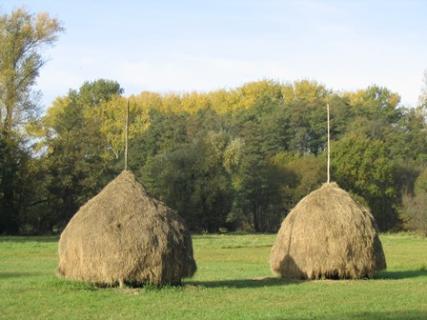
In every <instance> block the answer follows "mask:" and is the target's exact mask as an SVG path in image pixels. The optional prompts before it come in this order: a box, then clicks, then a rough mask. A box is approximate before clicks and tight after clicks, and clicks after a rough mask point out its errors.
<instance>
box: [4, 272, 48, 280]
mask: <svg viewBox="0 0 427 320" xmlns="http://www.w3.org/2000/svg"><path fill="white" fill-rule="evenodd" d="M41 275H43V273H41V272H0V280H5V279H12V278H25V277H37V276H41Z"/></svg>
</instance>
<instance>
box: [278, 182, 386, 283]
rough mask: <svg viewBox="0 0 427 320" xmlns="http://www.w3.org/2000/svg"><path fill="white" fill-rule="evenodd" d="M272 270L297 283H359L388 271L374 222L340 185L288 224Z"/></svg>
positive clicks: (327, 187)
mask: <svg viewBox="0 0 427 320" xmlns="http://www.w3.org/2000/svg"><path fill="white" fill-rule="evenodd" d="M270 262H271V267H272V270H273V271H274V272H276V273H278V274H280V275H281V276H282V277H285V278H291V279H321V278H330V279H356V278H364V277H371V276H372V275H373V274H374V272H375V271H378V270H381V269H385V267H386V262H385V257H384V252H383V248H382V246H381V242H380V240H379V238H378V233H377V230H376V226H375V222H374V218H373V216H372V215H371V213H370V212H369V210H368V209H367V208H365V207H363V206H362V205H360V204H358V203H357V202H355V201H354V200H353V199H352V198H351V197H350V195H349V194H348V193H347V192H346V191H344V190H342V189H341V188H339V187H338V185H337V184H336V183H326V184H324V185H323V186H322V187H321V188H319V189H318V190H315V191H313V192H312V193H310V194H309V195H307V196H306V197H305V198H303V199H302V200H301V201H300V202H299V203H298V204H297V205H296V207H295V208H294V209H293V210H292V211H291V212H290V213H289V214H288V216H287V217H286V218H285V220H284V221H283V223H282V226H281V228H280V230H279V233H278V235H277V239H276V242H275V244H274V246H273V249H272V253H271V259H270Z"/></svg>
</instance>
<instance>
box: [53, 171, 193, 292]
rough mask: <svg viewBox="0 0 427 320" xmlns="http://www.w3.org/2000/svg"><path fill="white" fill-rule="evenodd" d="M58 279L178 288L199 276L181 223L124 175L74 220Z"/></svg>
mask: <svg viewBox="0 0 427 320" xmlns="http://www.w3.org/2000/svg"><path fill="white" fill-rule="evenodd" d="M58 271H59V274H60V275H62V276H64V277H66V278H69V279H74V280H82V281H88V282H93V283H97V284H104V285H115V284H120V285H122V284H123V283H129V284H144V283H150V284H154V285H163V284H178V283H180V282H181V279H182V278H185V277H190V276H192V275H193V274H194V272H195V271H196V264H195V261H194V259H193V246H192V241H191V236H190V233H189V231H188V230H187V228H186V226H185V224H184V221H183V220H182V218H181V217H180V216H179V215H178V214H176V213H175V212H174V211H173V210H171V209H170V208H168V207H167V206H166V205H165V204H163V203H162V202H160V201H158V200H155V199H153V198H151V197H150V196H149V195H148V194H147V193H146V191H145V190H144V188H143V187H142V185H141V184H139V183H138V182H137V181H136V180H135V177H134V175H133V174H132V173H131V172H130V171H126V170H125V171H123V172H122V173H121V174H120V175H119V176H118V177H117V178H116V179H114V180H113V181H111V182H110V183H109V184H108V185H107V186H106V187H105V188H104V189H103V190H102V191H101V192H100V193H99V194H98V195H97V196H95V197H94V198H92V199H91V200H89V202H87V203H86V204H85V205H83V206H82V207H81V208H80V210H79V211H78V212H77V213H76V214H75V215H74V216H73V218H72V219H71V220H70V222H69V223H68V225H67V227H66V228H65V230H64V231H63V232H62V234H61V238H60V240H59V268H58Z"/></svg>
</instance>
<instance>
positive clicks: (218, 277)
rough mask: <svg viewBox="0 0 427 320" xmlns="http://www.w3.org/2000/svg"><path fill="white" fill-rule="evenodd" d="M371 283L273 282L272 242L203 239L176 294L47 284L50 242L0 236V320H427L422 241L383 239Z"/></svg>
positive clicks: (52, 260)
mask: <svg viewBox="0 0 427 320" xmlns="http://www.w3.org/2000/svg"><path fill="white" fill-rule="evenodd" d="M381 239H382V242H383V246H384V250H385V253H386V258H387V263H388V265H389V268H388V270H387V271H385V272H382V273H380V274H378V275H377V276H376V278H375V279H372V280H357V281H329V280H325V281H305V282H303V281H298V282H286V281H283V280H281V279H278V278H275V277H274V276H273V275H272V274H271V272H270V269H269V266H268V256H269V252H270V248H271V245H272V243H273V240H274V236H273V235H203V236H194V237H193V242H194V247H195V255H196V259H197V263H198V272H197V274H196V276H195V277H194V278H193V279H188V280H186V281H185V285H184V286H182V287H166V288H162V289H157V288H153V287H145V288H140V289H122V290H121V289H118V288H107V289H105V288H104V289H101V288H96V287H94V286H91V285H88V284H84V283H76V282H70V281H64V280H61V279H58V278H57V277H56V276H55V268H56V263H57V239H56V238H54V237H0V319H274V320H279V319H427V239H423V238H418V237H416V236H413V235H408V234H397V235H383V236H382V238H381Z"/></svg>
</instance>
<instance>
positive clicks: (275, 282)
mask: <svg viewBox="0 0 427 320" xmlns="http://www.w3.org/2000/svg"><path fill="white" fill-rule="evenodd" d="M301 282H302V281H290V280H286V279H282V278H274V277H269V278H261V279H238V280H213V281H186V282H185V285H193V286H200V287H206V288H235V289H236V288H237V289H242V288H262V287H273V286H283V285H287V284H299V283H301Z"/></svg>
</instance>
